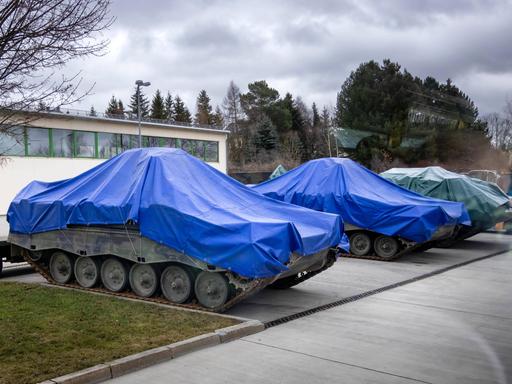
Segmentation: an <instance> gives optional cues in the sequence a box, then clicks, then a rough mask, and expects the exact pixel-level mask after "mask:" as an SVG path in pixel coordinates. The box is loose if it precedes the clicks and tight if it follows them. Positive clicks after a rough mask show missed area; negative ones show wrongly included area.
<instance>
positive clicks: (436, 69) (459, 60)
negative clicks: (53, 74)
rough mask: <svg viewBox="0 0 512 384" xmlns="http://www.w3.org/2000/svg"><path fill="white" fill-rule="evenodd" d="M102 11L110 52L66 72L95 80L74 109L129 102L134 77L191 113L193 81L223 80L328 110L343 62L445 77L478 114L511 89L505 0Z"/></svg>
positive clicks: (510, 25) (225, 4) (152, 0)
mask: <svg viewBox="0 0 512 384" xmlns="http://www.w3.org/2000/svg"><path fill="white" fill-rule="evenodd" d="M111 13H112V15H113V16H115V17H116V18H117V20H116V22H115V24H114V25H113V26H112V27H111V28H110V30H109V31H107V32H106V33H105V35H106V36H107V37H108V38H109V39H110V40H111V44H110V46H109V49H108V52H107V54H106V55H104V56H102V57H97V58H87V59H84V60H79V61H75V62H73V63H71V64H70V65H69V66H68V68H66V71H67V72H68V71H69V72H73V71H76V70H82V73H83V77H84V81H85V83H87V84H91V83H96V85H95V88H94V94H93V95H91V96H89V97H88V98H87V99H86V100H85V101H83V102H82V103H81V104H80V105H75V106H74V107H76V108H80V109H89V108H90V106H91V105H94V106H95V108H96V109H97V110H99V111H103V110H104V109H105V107H106V104H107V102H108V99H109V98H110V97H111V95H113V94H114V95H116V96H117V97H120V98H121V99H122V100H123V101H124V102H125V104H128V100H129V96H130V94H131V93H132V92H133V83H134V81H135V80H136V79H139V78H140V79H142V80H146V81H151V83H152V86H151V87H150V88H149V89H148V90H147V92H146V93H150V94H151V93H153V92H154V91H155V90H156V89H157V88H159V89H160V90H162V91H164V92H166V91H167V90H169V91H170V92H171V93H172V94H173V95H174V94H176V93H178V94H179V95H180V96H182V98H183V99H184V100H185V101H186V103H187V105H188V106H189V108H190V109H191V110H192V111H194V110H195V107H194V104H195V98H196V96H197V94H198V93H199V91H200V90H201V89H206V90H207V92H208V94H209V95H210V96H211V98H212V101H213V104H214V106H215V104H221V103H222V98H223V97H224V94H225V91H226V87H227V85H228V83H229V81H230V80H233V81H234V82H235V83H236V84H238V85H239V86H240V88H241V89H242V90H245V89H246V88H247V84H248V83H250V82H252V81H255V80H261V79H265V80H267V81H268V83H269V84H270V85H271V86H272V87H274V88H277V89H278V90H279V91H280V92H281V93H282V94H283V95H284V93H285V92H287V91H289V92H291V93H292V94H293V95H294V96H296V95H300V96H301V97H302V98H303V99H304V100H305V101H306V102H307V103H312V102H313V101H316V102H317V104H319V105H321V106H322V105H327V106H332V105H333V104H334V103H335V98H336V93H337V91H338V90H339V88H340V86H341V84H342V83H343V81H344V80H345V78H346V77H347V75H348V74H349V73H350V71H351V70H353V69H355V68H356V67H357V66H358V65H359V63H361V62H364V61H368V60H371V59H375V60H379V61H381V60H382V59H384V58H390V59H391V60H393V61H398V62H399V63H400V64H401V65H402V66H403V67H405V68H407V69H408V70H409V71H410V72H411V73H413V74H414V75H418V76H420V77H425V76H427V75H432V76H434V77H436V78H438V79H441V80H446V79H447V78H451V79H453V80H454V81H455V83H456V85H458V86H459V87H460V88H461V89H462V90H463V91H465V92H466V93H468V94H469V95H470V97H471V98H473V100H474V101H475V102H476V104H477V106H478V107H479V109H480V112H481V114H485V113H488V112H493V111H500V110H501V109H502V108H503V104H504V102H505V99H506V98H507V97H509V98H511V97H512V38H511V37H512V1H507V0H494V1H493V0H481V1H470V0H449V1H448V0H432V1H428V0H395V1H391V0H390V1H385V2H384V1H377V0H376V1H362V0H315V1H311V0H281V1H277V0H276V1H264V0H257V1H251V0H245V1H234V0H231V1H228V0H224V1H220V0H209V1H207V0H189V1H172V0H146V1H136V0H113V4H112V8H111Z"/></svg>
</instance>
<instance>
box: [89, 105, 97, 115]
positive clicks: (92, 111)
mask: <svg viewBox="0 0 512 384" xmlns="http://www.w3.org/2000/svg"><path fill="white" fill-rule="evenodd" d="M97 115H98V114H97V113H96V110H95V109H94V105H92V106H91V109H90V110H89V116H93V117H94V116H97Z"/></svg>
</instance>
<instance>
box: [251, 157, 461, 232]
mask: <svg viewBox="0 0 512 384" xmlns="http://www.w3.org/2000/svg"><path fill="white" fill-rule="evenodd" d="M253 189H254V190H256V191H258V192H260V193H261V194H264V195H266V196H269V197H272V198H274V199H277V200H281V201H285V202H288V203H292V204H297V205H300V206H303V207H308V208H311V209H315V210H317V211H323V212H331V213H337V214H339V215H341V217H342V218H343V220H344V221H345V222H346V223H350V224H353V225H355V226H358V227H361V228H364V229H369V230H372V231H375V232H379V233H383V234H385V235H388V236H395V235H398V236H401V237H403V238H405V239H407V240H411V241H416V242H425V241H428V240H430V239H431V237H432V235H433V234H434V233H435V231H436V230H437V229H438V228H439V227H441V226H444V225H454V224H465V225H469V224H470V223H471V222H470V220H469V216H468V213H467V211H466V209H465V208H464V205H463V204H462V203H454V202H449V201H444V200H438V199H432V198H428V197H424V196H421V195H419V194H417V193H414V192H411V191H409V190H407V189H405V188H402V187H399V186H398V185H396V184H394V183H392V182H390V181H388V180H386V179H384V178H382V177H380V176H379V175H377V174H375V173H373V172H372V171H370V170H368V169H366V168H365V167H363V166H361V165H359V164H358V163H356V162H354V161H352V160H350V159H340V158H324V159H318V160H312V161H309V162H307V163H305V164H303V165H301V166H299V167H297V168H295V169H293V170H291V171H289V172H287V173H285V174H284V175H282V176H280V177H277V178H275V179H273V180H268V181H265V182H263V183H261V184H258V185H256V186H254V187H253Z"/></svg>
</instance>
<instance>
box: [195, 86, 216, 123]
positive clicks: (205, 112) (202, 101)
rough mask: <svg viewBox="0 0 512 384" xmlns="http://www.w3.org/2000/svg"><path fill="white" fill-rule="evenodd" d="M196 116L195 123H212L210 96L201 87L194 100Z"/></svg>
mask: <svg viewBox="0 0 512 384" xmlns="http://www.w3.org/2000/svg"><path fill="white" fill-rule="evenodd" d="M196 110H197V112H196V116H195V118H194V121H195V123H196V124H207V125H212V124H213V114H212V106H211V105H210V97H209V96H208V94H207V93H206V91H205V90H204V89H203V90H201V92H199V95H198V96H197V101H196Z"/></svg>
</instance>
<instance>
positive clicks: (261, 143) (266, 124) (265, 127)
mask: <svg viewBox="0 0 512 384" xmlns="http://www.w3.org/2000/svg"><path fill="white" fill-rule="evenodd" d="M254 144H255V146H256V148H257V149H258V150H262V149H263V150H267V151H268V150H272V149H275V148H276V147H277V131H276V128H275V127H274V124H272V121H271V120H270V119H269V118H268V117H267V116H264V117H263V118H262V119H261V121H260V122H259V124H258V126H257V128H256V137H255V139H254Z"/></svg>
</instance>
